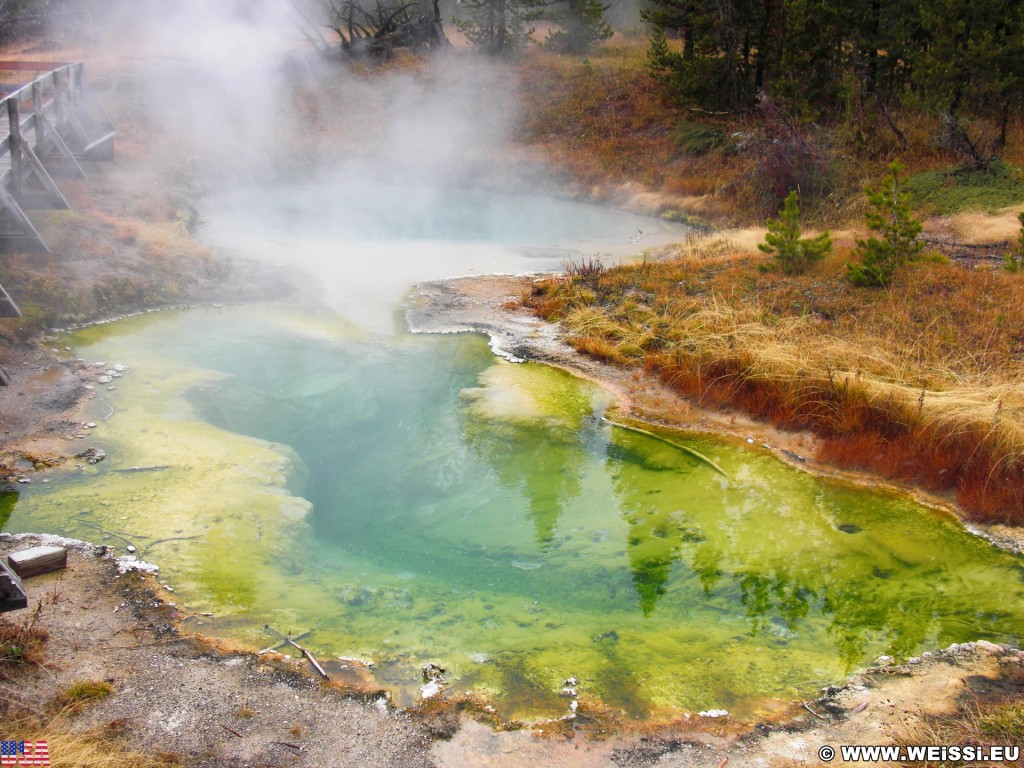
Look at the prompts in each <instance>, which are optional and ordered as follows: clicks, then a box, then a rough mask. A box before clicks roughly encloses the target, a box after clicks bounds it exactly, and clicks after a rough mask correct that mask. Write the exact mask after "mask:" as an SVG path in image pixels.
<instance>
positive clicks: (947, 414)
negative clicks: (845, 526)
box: [529, 230, 1024, 523]
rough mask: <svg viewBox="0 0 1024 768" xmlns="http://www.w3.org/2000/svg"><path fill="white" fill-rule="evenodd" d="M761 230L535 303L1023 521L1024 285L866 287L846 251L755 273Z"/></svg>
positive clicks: (685, 249) (780, 420)
mask: <svg viewBox="0 0 1024 768" xmlns="http://www.w3.org/2000/svg"><path fill="white" fill-rule="evenodd" d="M756 235H757V231H756V230H751V231H746V232H741V233H735V234H733V233H730V234H725V235H717V236H713V237H709V238H706V239H704V240H699V239H697V240H691V241H690V242H688V243H685V244H683V245H681V246H680V247H679V248H678V250H677V253H676V254H675V256H674V258H672V259H671V260H668V261H663V262H653V263H652V262H647V263H644V264H636V265H629V266H624V267H620V268H615V269H612V270H609V271H607V272H603V273H600V274H596V275H593V274H591V275H585V276H584V275H580V274H577V275H576V277H575V278H574V279H569V280H566V279H562V280H556V281H550V282H549V283H547V284H545V285H542V286H540V287H539V288H538V289H537V290H536V291H535V292H534V296H532V297H530V299H529V302H530V303H532V305H533V306H534V307H535V309H536V311H538V312H539V313H541V314H543V315H545V316H548V317H553V318H557V319H559V320H561V321H562V322H563V323H564V325H565V327H566V329H567V331H568V334H569V337H570V341H571V342H572V343H573V344H574V345H576V346H577V347H578V348H579V349H581V350H583V351H585V352H588V353H590V354H593V355H595V356H598V357H601V358H602V359H605V360H609V361H612V362H616V363H620V364H623V365H631V366H637V367H641V366H642V367H643V368H644V369H645V370H646V371H647V372H648V373H649V374H651V375H654V376H657V377H658V378H660V379H661V380H662V381H664V382H665V383H667V384H668V385H670V386H672V387H673V388H675V389H677V390H678V391H680V392H683V393H684V394H686V395H688V396H690V397H692V398H693V399H694V400H696V401H698V402H699V403H701V404H702V405H705V406H711V407H722V408H736V409H739V410H742V411H744V412H746V413H748V414H750V415H752V416H754V417H756V418H759V419H763V420H765V421H768V422H771V423H773V424H776V425H778V426H781V427H784V428H789V429H809V430H812V431H814V432H815V433H816V434H818V435H819V436H820V437H821V441H820V442H821V456H820V458H822V459H824V460H827V461H830V462H834V463H836V464H840V465H843V466H848V467H856V468H860V469H866V470H870V471H873V472H877V473H879V474H882V475H885V476H887V477H891V478H894V479H898V480H903V481H908V482H912V483H916V484H918V485H921V486H923V487H926V488H929V489H931V490H934V491H938V492H950V493H954V494H955V495H956V496H957V499H958V500H959V502H960V503H961V504H962V505H963V506H964V508H965V509H967V510H969V511H970V512H971V513H972V514H973V515H974V516H976V517H978V518H980V519H986V520H996V521H1001V522H1018V523H1020V522H1024V369H1022V366H1021V361H1022V360H1024V279H1021V278H1020V277H1017V276H1013V275H1008V274H1004V273H1002V272H999V271H976V270H965V269H964V268H962V267H958V266H955V265H951V264H945V263H918V264H914V265H912V266H911V267H910V268H908V269H907V270H906V272H905V273H904V274H903V275H902V276H901V279H900V281H899V282H898V283H897V284H896V285H895V286H893V287H892V288H891V289H889V290H888V291H865V290H862V289H855V288H853V287H851V286H850V285H849V283H848V282H847V281H846V279H845V277H844V264H845V261H846V259H847V258H848V257H849V254H847V253H843V252H840V253H839V254H837V255H835V256H833V257H832V258H831V259H829V260H828V261H827V262H825V263H824V264H822V265H820V266H819V267H818V268H816V269H815V270H813V271H812V272H810V273H808V274H806V275H803V276H795V277H789V276H783V275H781V274H779V273H773V272H769V273H765V272H761V271H759V269H758V268H757V267H758V265H760V264H763V263H765V258H764V257H758V256H753V255H752V254H751V253H750V250H749V241H750V240H751V239H753V238H756Z"/></svg>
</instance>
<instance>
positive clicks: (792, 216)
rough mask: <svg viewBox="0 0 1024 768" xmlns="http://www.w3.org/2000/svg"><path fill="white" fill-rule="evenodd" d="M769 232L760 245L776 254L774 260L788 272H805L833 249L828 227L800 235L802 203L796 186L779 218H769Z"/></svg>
mask: <svg viewBox="0 0 1024 768" xmlns="http://www.w3.org/2000/svg"><path fill="white" fill-rule="evenodd" d="M767 227H768V233H767V234H766V235H765V238H764V242H763V243H759V244H758V246H757V247H758V248H759V249H760V250H761V251H763V252H764V253H767V254H768V255H770V256H774V257H775V263H776V264H778V266H779V267H780V268H781V269H782V271H783V272H784V273H786V274H787V275H798V274H801V273H803V272H806V271H807V269H808V267H810V266H811V264H813V263H814V262H816V261H821V260H822V259H824V258H825V256H827V255H828V254H829V253H830V252H831V250H832V237H831V235H830V234H829V233H828V232H827V231H826V232H822V233H821V234H820V235H818V236H817V237H800V205H799V199H798V197H797V193H796V191H795V190H794V191H793V192H790V193H789V195H787V196H786V201H785V203H784V204H783V208H782V211H781V212H780V213H779V218H777V219H768V221H767Z"/></svg>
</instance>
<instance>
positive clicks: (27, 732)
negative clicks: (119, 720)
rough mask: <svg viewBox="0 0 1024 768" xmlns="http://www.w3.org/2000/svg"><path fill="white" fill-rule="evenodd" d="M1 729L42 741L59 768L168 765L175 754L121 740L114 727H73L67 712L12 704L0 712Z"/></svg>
mask: <svg viewBox="0 0 1024 768" xmlns="http://www.w3.org/2000/svg"><path fill="white" fill-rule="evenodd" d="M3 723H4V733H6V734H8V738H13V737H14V736H15V735H16V736H17V738H18V740H19V741H31V742H36V741H45V742H46V744H47V748H48V750H49V754H50V759H51V761H52V763H53V765H55V766H61V767H62V768H168V766H173V765H180V764H181V761H180V760H179V759H178V756H176V755H156V754H147V753H144V752H141V751H139V750H137V749H133V748H131V747H129V746H128V745H127V744H125V743H124V740H123V739H122V738H121V735H120V734H119V733H118V729H117V728H116V727H115V728H108V729H103V728H88V729H80V728H76V727H75V724H74V723H73V721H72V720H71V716H70V714H69V713H68V712H61V713H60V714H58V715H57V716H56V717H44V716H41V715H39V714H37V713H29V712H26V711H24V710H19V709H16V708H8V709H7V710H6V711H5V712H4V713H3Z"/></svg>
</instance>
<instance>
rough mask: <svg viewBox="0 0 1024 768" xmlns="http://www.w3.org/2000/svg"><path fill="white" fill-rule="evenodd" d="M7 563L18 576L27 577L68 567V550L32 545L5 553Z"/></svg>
mask: <svg viewBox="0 0 1024 768" xmlns="http://www.w3.org/2000/svg"><path fill="white" fill-rule="evenodd" d="M7 563H8V564H9V565H10V566H11V570H13V571H14V572H15V573H16V574H18V576H20V577H21V578H23V579H27V578H29V577H30V576H38V575H39V574H41V573H49V572H50V571H59V570H61V569H63V568H67V567H68V551H67V550H66V549H65V548H64V547H32V549H23V550H21V551H20V552H11V553H10V554H9V555H7Z"/></svg>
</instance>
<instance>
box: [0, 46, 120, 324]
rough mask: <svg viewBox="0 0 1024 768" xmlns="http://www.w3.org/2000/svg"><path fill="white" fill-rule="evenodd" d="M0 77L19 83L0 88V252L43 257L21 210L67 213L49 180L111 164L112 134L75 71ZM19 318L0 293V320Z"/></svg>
mask: <svg viewBox="0 0 1024 768" xmlns="http://www.w3.org/2000/svg"><path fill="white" fill-rule="evenodd" d="M0 73H4V75H5V77H4V79H10V74H9V73H16V75H15V76H16V77H19V78H20V79H21V82H18V83H13V84H6V83H0V122H2V121H4V120H5V119H6V128H7V131H6V135H5V136H4V134H3V133H2V128H0V136H4V137H3V138H2V139H0V251H3V252H7V253H10V252H26V253H46V252H48V251H49V249H48V248H47V247H46V243H44V242H43V239H42V238H41V237H40V236H39V233H38V232H37V231H36V228H35V227H34V226H33V225H32V222H31V221H30V220H29V218H28V216H26V215H25V211H26V210H31V209H39V208H50V209H53V208H70V206H69V205H68V201H67V200H66V199H65V198H64V195H63V194H61V191H60V188H59V187H58V186H57V184H56V182H55V181H54V179H55V178H67V177H71V178H80V179H81V178H85V171H83V170H82V166H81V164H80V163H79V161H80V160H85V159H88V160H110V159H112V158H113V156H114V129H113V127H112V126H111V125H110V123H108V122H107V121H106V120H104V119H103V118H102V117H101V116H100V115H99V113H98V112H97V110H96V108H95V107H94V105H93V104H92V101H91V99H90V97H89V93H88V91H87V90H86V86H85V67H84V65H82V64H63V63H54V62H39V61H0ZM22 73H24V74H22ZM29 75H31V77H32V79H31V80H29V81H27V82H25V78H27V77H28V76H29ZM20 315H21V313H20V312H19V311H18V307H17V305H15V303H14V301H13V300H12V299H11V297H10V296H8V295H7V292H6V291H5V290H4V289H3V286H0V317H20Z"/></svg>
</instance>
